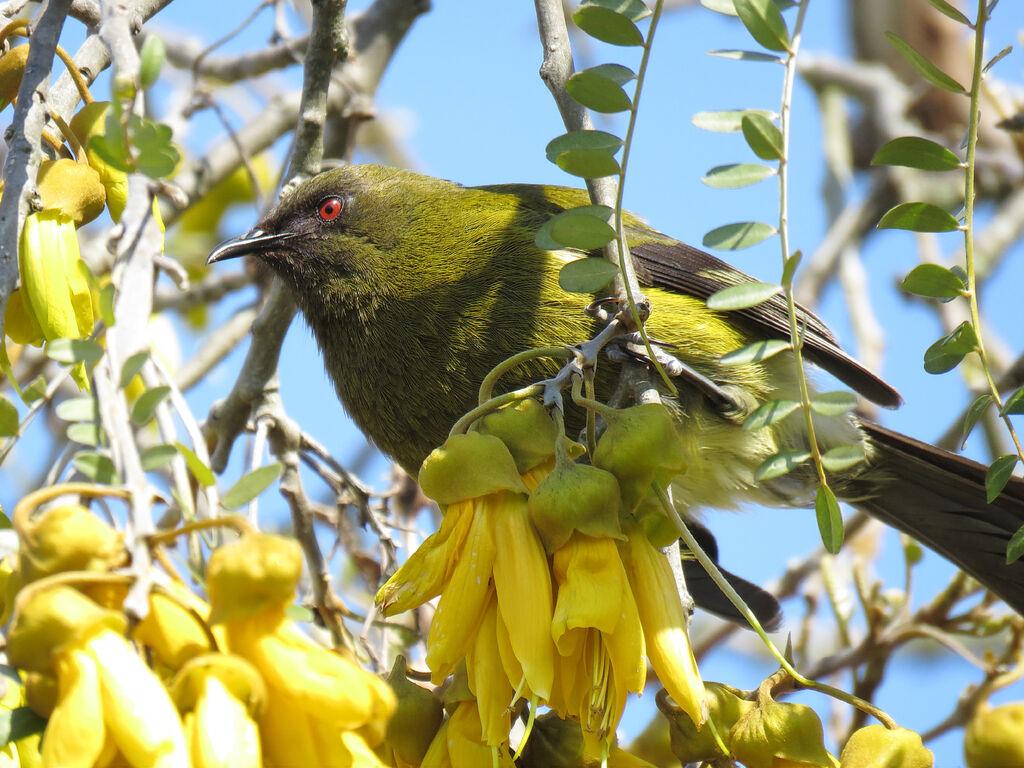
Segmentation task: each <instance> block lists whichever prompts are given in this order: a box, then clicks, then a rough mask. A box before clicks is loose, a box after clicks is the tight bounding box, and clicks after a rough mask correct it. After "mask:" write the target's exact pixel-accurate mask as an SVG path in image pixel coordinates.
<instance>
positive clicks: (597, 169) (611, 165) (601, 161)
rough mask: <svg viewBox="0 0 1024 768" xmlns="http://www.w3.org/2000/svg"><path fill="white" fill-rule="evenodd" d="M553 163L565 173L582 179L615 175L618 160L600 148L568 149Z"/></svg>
mask: <svg viewBox="0 0 1024 768" xmlns="http://www.w3.org/2000/svg"><path fill="white" fill-rule="evenodd" d="M555 164H556V165H557V166H558V167H559V168H561V169H562V170H563V171H565V172H566V173H569V174H572V175H573V176H579V177H580V178H582V179H600V178H603V177H605V176H617V175H618V174H619V171H620V170H621V169H620V168H619V161H618V160H616V159H615V158H614V157H612V156H611V155H610V154H608V153H607V152H605V151H604V150H601V149H570V150H569V151H568V152H563V153H562V154H560V155H559V156H558V158H557V159H556V160H555Z"/></svg>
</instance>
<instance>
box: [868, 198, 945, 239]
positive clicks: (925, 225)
mask: <svg viewBox="0 0 1024 768" xmlns="http://www.w3.org/2000/svg"><path fill="white" fill-rule="evenodd" d="M959 228H960V222H959V221H957V220H956V219H955V218H953V216H952V215H950V214H949V213H948V212H947V211H944V210H942V209H941V208H939V206H937V205H932V204H931V203H900V204H899V205H897V206H896V207H895V208H890V209H889V210H888V211H886V212H885V215H884V216H882V220H881V221H879V222H878V229H909V230H910V231H911V232H953V231H954V230H957V229H959Z"/></svg>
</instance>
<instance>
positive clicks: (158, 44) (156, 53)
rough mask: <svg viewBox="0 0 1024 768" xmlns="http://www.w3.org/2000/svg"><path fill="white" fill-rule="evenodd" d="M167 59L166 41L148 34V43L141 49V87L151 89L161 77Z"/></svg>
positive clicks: (150, 33)
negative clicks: (161, 70)
mask: <svg viewBox="0 0 1024 768" xmlns="http://www.w3.org/2000/svg"><path fill="white" fill-rule="evenodd" d="M166 57H167V47H166V46H165V45H164V41H163V40H162V39H160V37H159V36H158V35H154V34H153V33H152V31H150V32H148V33H147V34H146V41H145V42H144V43H143V44H142V48H141V49H139V85H141V86H142V87H143V88H149V87H150V86H152V85H153V83H155V82H156V79H157V78H158V77H159V76H160V68H161V67H163V65H164V59H165V58H166Z"/></svg>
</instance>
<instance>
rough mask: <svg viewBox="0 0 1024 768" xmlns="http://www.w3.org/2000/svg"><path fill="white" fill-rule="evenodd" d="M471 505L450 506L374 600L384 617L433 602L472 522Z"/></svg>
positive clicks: (451, 568)
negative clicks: (434, 529) (435, 531)
mask: <svg viewBox="0 0 1024 768" xmlns="http://www.w3.org/2000/svg"><path fill="white" fill-rule="evenodd" d="M473 507H474V505H473V502H472V500H470V501H460V502H456V503H455V504H450V505H449V506H448V509H447V511H446V512H445V515H444V518H442V520H441V527H440V528H439V529H438V531H437V533H434V534H432V535H430V536H428V537H427V538H426V540H425V541H424V542H423V543H422V544H420V545H419V547H418V548H417V549H416V551H415V552H413V553H412V554H411V555H409V559H408V560H406V561H405V563H403V564H402V567H401V568H399V569H398V570H397V571H395V574H394V575H393V576H392V577H391V578H390V579H388V580H387V583H385V584H384V586H382V587H381V588H380V589H379V590H378V591H377V596H376V598H374V600H375V602H376V603H377V605H379V606H380V608H381V612H382V613H383V614H384V615H385V616H392V615H394V614H396V613H401V612H402V611H408V610H410V609H412V608H416V607H417V606H420V605H422V604H423V603H425V602H427V601H428V600H433V599H434V598H435V597H437V596H438V595H439V594H441V590H442V589H443V588H444V585H445V583H446V582H447V581H448V579H450V578H451V575H452V571H453V570H454V569H455V564H456V563H457V562H458V559H459V552H461V551H462V547H463V545H464V544H465V541H466V534H467V533H468V532H469V527H470V524H471V523H472V522H473Z"/></svg>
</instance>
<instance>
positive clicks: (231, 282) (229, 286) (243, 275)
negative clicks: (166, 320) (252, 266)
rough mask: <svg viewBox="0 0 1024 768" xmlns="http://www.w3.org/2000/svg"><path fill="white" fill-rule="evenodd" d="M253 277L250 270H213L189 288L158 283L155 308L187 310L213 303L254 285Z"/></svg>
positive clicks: (158, 309)
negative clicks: (183, 288)
mask: <svg viewBox="0 0 1024 768" xmlns="http://www.w3.org/2000/svg"><path fill="white" fill-rule="evenodd" d="M252 282H253V277H252V275H251V274H249V273H248V272H244V271H241V270H239V271H237V272H212V273H210V274H209V275H207V276H206V277H204V278H203V279H202V280H201V281H200V282H198V283H192V284H191V285H189V287H188V289H187V290H184V291H182V290H179V289H178V288H176V287H175V288H172V287H171V286H168V285H158V286H157V287H156V291H155V293H154V294H153V309H155V310H156V311H157V312H162V311H164V310H168V309H173V310H177V311H178V312H187V311H188V310H190V309H194V308H195V307H201V306H203V305H204V304H212V303H213V302H215V301H218V300H219V299H222V298H224V297H225V296H227V295H228V294H230V293H234V292H235V291H240V290H242V289H243V288H247V287H248V286H250V285H252Z"/></svg>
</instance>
